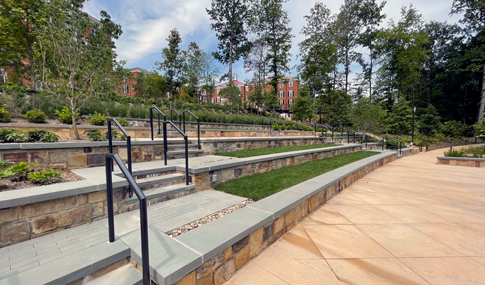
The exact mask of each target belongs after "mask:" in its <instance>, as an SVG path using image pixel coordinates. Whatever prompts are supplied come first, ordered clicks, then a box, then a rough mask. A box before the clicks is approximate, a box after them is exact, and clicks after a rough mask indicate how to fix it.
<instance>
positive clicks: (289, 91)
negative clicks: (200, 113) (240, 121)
mask: <svg viewBox="0 0 485 285" xmlns="http://www.w3.org/2000/svg"><path fill="white" fill-rule="evenodd" d="M232 80H233V83H234V84H235V85H236V86H237V87H238V88H239V91H240V92H241V95H242V102H243V103H245V102H249V95H250V94H251V93H252V92H253V90H254V85H253V84H246V83H244V82H241V81H239V80H238V76H237V75H236V74H233V78H232ZM269 81H270V79H266V82H267V83H268V82H269ZM227 85H228V83H222V84H219V85H217V86H216V89H215V90H214V94H212V97H211V98H210V103H212V104H218V105H224V104H227V99H226V98H224V97H222V96H221V95H220V91H221V90H222V89H224V88H225V87H226V86H227ZM265 89H266V92H269V91H270V90H271V86H270V85H266V87H265ZM277 97H278V104H279V105H280V106H281V110H283V111H289V109H290V107H291V105H293V103H295V99H296V97H298V78H296V77H293V76H286V77H285V78H284V79H283V80H282V81H281V82H280V83H278V93H277Z"/></svg>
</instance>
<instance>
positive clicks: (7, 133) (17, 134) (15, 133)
mask: <svg viewBox="0 0 485 285" xmlns="http://www.w3.org/2000/svg"><path fill="white" fill-rule="evenodd" d="M0 139H2V140H3V141H4V142H6V143H14V142H26V141H27V140H28V136H27V133H26V132H24V131H21V130H14V129H3V130H1V131H0Z"/></svg>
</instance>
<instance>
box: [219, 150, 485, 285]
mask: <svg viewBox="0 0 485 285" xmlns="http://www.w3.org/2000/svg"><path fill="white" fill-rule="evenodd" d="M442 155H443V150H437V151H432V152H428V153H422V154H419V155H415V156H410V157H406V158H403V159H400V160H398V161H395V162H392V163H390V164H388V165H386V166H384V167H382V168H379V169H377V170H376V171H374V172H372V173H370V174H369V175H367V176H366V177H364V178H363V179H361V180H359V181H358V182H356V183H355V184H353V185H351V187H349V188H348V189H345V190H344V191H343V192H342V193H340V194H339V195H338V196H336V197H335V198H333V199H332V200H330V201H329V203H328V204H326V205H325V206H323V207H322V208H320V209H319V210H317V211H316V212H314V213H313V214H312V215H310V216H309V217H308V218H306V219H304V220H303V221H302V222H301V223H300V224H299V225H298V226H297V227H295V228H294V229H293V230H292V231H290V232H289V233H287V234H286V235H285V236H284V237H283V238H282V239H280V240H279V241H277V242H276V243H274V244H273V245H272V246H270V247H269V248H268V249H266V250H265V251H264V252H262V253H261V254H260V255H259V256H258V257H256V258H255V259H253V260H252V261H251V262H249V263H248V264H246V265H245V266H244V267H243V268H242V269H240V270H239V271H238V272H237V273H236V275H235V276H234V277H233V278H232V279H231V280H230V281H229V282H228V284H252V285H253V284H346V283H347V284H485V238H484V236H485V169H483V168H472V167H459V166H449V165H437V164H436V156H442Z"/></svg>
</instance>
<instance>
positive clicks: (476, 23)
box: [450, 0, 485, 123]
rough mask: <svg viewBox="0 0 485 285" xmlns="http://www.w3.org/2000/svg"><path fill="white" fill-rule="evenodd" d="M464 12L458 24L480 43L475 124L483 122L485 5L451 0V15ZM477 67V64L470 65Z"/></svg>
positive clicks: (480, 0)
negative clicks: (478, 97)
mask: <svg viewBox="0 0 485 285" xmlns="http://www.w3.org/2000/svg"><path fill="white" fill-rule="evenodd" d="M462 12H464V15H463V19H461V20H460V23H462V24H465V25H467V28H468V29H469V31H472V32H476V33H477V34H479V35H480V36H479V37H478V39H479V40H480V42H481V47H480V51H481V55H482V56H481V57H482V58H481V63H480V64H481V67H482V74H483V75H482V91H481V101H480V107H479V110H478V114H477V122H478V123H480V122H482V121H483V113H484V112H485V3H484V2H483V1H482V0H453V4H452V7H451V13H450V14H451V15H453V14H458V13H462ZM470 65H477V63H470Z"/></svg>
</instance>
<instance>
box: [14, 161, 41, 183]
mask: <svg viewBox="0 0 485 285" xmlns="http://www.w3.org/2000/svg"><path fill="white" fill-rule="evenodd" d="M37 166H39V165H38V164H34V163H27V162H20V163H17V164H15V165H13V166H10V167H9V168H8V169H7V171H10V172H11V173H12V175H10V176H14V179H15V180H17V181H20V180H24V179H25V178H26V177H27V174H29V173H30V172H32V167H37Z"/></svg>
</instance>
